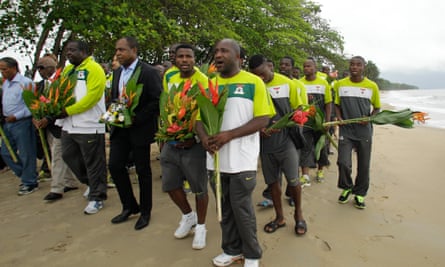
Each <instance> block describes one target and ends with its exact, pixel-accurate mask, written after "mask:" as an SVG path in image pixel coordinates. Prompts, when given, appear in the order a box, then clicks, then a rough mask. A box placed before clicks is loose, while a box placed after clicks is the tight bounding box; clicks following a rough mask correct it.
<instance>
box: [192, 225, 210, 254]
mask: <svg viewBox="0 0 445 267" xmlns="http://www.w3.org/2000/svg"><path fill="white" fill-rule="evenodd" d="M206 235H207V229H206V225H205V224H197V225H196V227H195V237H194V238H193V243H192V248H193V249H203V248H205V247H206Z"/></svg>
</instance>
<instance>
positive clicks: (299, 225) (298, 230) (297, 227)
mask: <svg viewBox="0 0 445 267" xmlns="http://www.w3.org/2000/svg"><path fill="white" fill-rule="evenodd" d="M301 230H303V232H301ZM306 232H307V225H306V221H298V222H297V224H296V225H295V234H297V235H304V234H306Z"/></svg>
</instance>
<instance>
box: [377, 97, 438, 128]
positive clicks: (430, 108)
mask: <svg viewBox="0 0 445 267" xmlns="http://www.w3.org/2000/svg"><path fill="white" fill-rule="evenodd" d="M380 101H381V103H385V104H389V105H391V106H393V107H394V110H400V109H404V108H410V109H411V110H413V111H422V112H426V113H428V117H429V118H430V119H429V120H427V121H426V122H425V124H421V125H424V126H427V127H434V128H441V129H445V89H419V90H389V91H380ZM416 127H417V125H416Z"/></svg>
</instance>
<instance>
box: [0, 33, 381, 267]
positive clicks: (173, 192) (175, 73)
mask: <svg viewBox="0 0 445 267" xmlns="http://www.w3.org/2000/svg"><path fill="white" fill-rule="evenodd" d="M138 49H139V48H138V43H137V40H136V39H135V38H133V37H124V38H121V39H119V40H118V41H117V42H116V46H115V51H116V53H115V57H116V59H117V61H118V62H119V63H120V65H121V67H120V68H118V69H117V70H115V71H114V72H113V78H112V83H111V93H110V98H111V100H112V101H113V100H116V99H119V98H120V97H122V95H123V94H125V88H126V85H127V83H128V81H129V80H130V79H131V78H132V77H134V75H135V73H138V74H137V75H139V76H138V77H137V81H136V82H137V84H141V85H142V91H141V94H140V97H139V101H138V103H137V106H136V107H135V108H134V116H132V118H131V120H132V122H131V126H130V127H126V128H122V127H116V126H111V128H110V129H109V134H110V154H109V160H108V164H107V162H106V156H105V132H106V128H105V125H104V124H101V123H99V122H98V119H99V117H100V116H101V115H102V114H103V113H104V112H105V106H106V103H105V98H104V89H105V87H106V86H105V84H106V78H105V73H104V72H103V70H102V68H101V66H100V65H99V64H98V63H96V62H95V61H94V60H93V58H92V57H91V54H90V52H89V49H88V46H87V44H86V43H84V42H82V41H71V42H69V44H68V46H67V58H68V60H69V61H70V63H71V64H70V65H68V66H67V67H66V68H65V69H64V70H63V72H62V73H61V76H62V77H69V76H71V75H75V77H76V79H77V83H76V86H75V89H74V95H75V98H76V102H75V104H73V105H71V106H68V107H65V108H64V109H63V110H62V114H61V115H60V116H57V118H52V117H49V116H48V117H45V118H43V119H41V120H35V119H34V120H33V119H32V118H31V113H30V112H29V110H28V109H27V108H26V106H25V105H24V103H23V99H22V98H21V91H22V90H23V87H24V86H26V85H27V84H29V83H31V80H29V79H27V78H25V77H24V76H21V75H20V73H19V72H18V64H17V62H16V61H15V60H13V59H10V58H3V59H0V71H1V72H2V75H3V77H4V79H5V82H4V83H3V100H2V103H3V116H4V118H5V123H4V125H3V128H4V130H5V133H6V136H7V137H8V139H9V140H10V141H11V143H12V146H13V148H14V149H15V151H18V155H19V161H18V162H17V163H15V162H13V161H12V160H11V156H10V154H9V152H8V151H7V150H6V148H5V147H4V146H2V150H1V152H2V153H1V154H2V156H3V158H4V159H5V161H6V163H7V164H8V165H9V166H10V167H11V169H12V170H13V171H14V173H15V174H16V175H17V176H18V177H20V178H21V181H22V184H21V186H20V188H19V194H21V195H24V194H28V193H32V192H33V191H34V190H36V189H37V188H38V183H37V177H36V173H35V169H36V166H35V164H36V163H35V162H36V160H35V148H33V146H30V145H29V144H33V143H34V142H35V133H34V127H36V128H45V129H47V131H48V134H49V136H51V139H50V140H49V142H50V144H51V152H52V163H51V167H52V171H53V181H52V185H51V192H50V193H49V194H48V195H47V196H46V197H45V200H48V201H54V200H57V199H60V198H62V196H63V193H64V192H66V191H69V190H71V189H73V188H77V186H76V183H75V181H74V179H73V177H74V176H75V177H77V179H78V180H79V181H80V182H81V183H83V184H86V185H88V188H89V192H86V193H87V198H88V199H89V203H88V205H87V207H86V208H85V209H84V212H85V213H86V214H94V213H97V212H99V211H100V209H102V208H103V206H104V201H105V200H106V198H107V192H106V190H107V179H106V178H107V166H108V170H109V172H110V175H111V177H112V178H113V181H114V183H115V184H116V189H117V191H118V194H119V198H120V200H121V203H122V209H121V212H120V213H119V214H117V215H116V216H115V217H113V218H112V219H111V222H112V223H113V224H119V223H123V222H125V221H127V220H128V219H129V217H130V216H132V215H135V214H140V215H139V218H138V220H137V221H136V224H135V225H134V228H135V229H136V230H140V229H143V228H145V227H146V226H148V225H149V223H150V218H151V210H152V205H153V201H152V174H151V167H150V158H149V157H150V146H151V144H152V143H153V142H154V135H155V133H156V131H157V125H158V116H159V108H160V107H159V97H160V94H161V92H162V90H165V91H167V92H168V90H169V89H170V88H171V86H172V85H178V84H180V83H181V82H182V81H186V80H191V82H192V84H196V83H201V85H204V86H205V87H206V86H207V81H208V78H207V77H206V76H205V74H203V73H202V72H200V71H199V69H198V68H196V67H195V54H194V52H195V50H194V47H193V46H191V45H189V44H178V45H175V46H173V47H171V48H170V50H171V51H170V52H174V53H172V54H171V55H172V61H173V67H171V68H170V69H168V70H167V71H166V72H165V74H164V75H163V77H161V76H160V75H159V71H158V70H157V69H156V68H155V67H153V66H151V65H149V64H147V63H145V62H142V60H140V59H139V57H138ZM240 53H241V48H240V46H239V44H238V43H237V42H236V41H234V40H232V39H223V40H221V41H219V42H217V44H216V46H215V50H214V64H215V66H216V69H217V71H218V73H217V75H216V77H215V78H213V79H214V80H217V83H218V85H219V88H220V89H222V88H227V90H228V98H227V102H226V104H225V109H224V114H223V120H222V126H221V131H220V132H219V133H218V134H216V135H209V134H208V133H207V131H206V129H205V127H204V125H203V123H202V122H201V121H200V119H199V116H198V119H197V121H196V124H195V127H194V129H193V137H191V138H190V139H187V140H184V141H181V142H178V141H175V142H166V143H165V144H162V149H161V155H160V163H161V171H162V189H163V191H165V192H167V193H168V194H169V196H170V198H171V199H172V201H173V202H174V203H175V204H176V205H177V207H178V208H179V210H180V212H181V220H180V223H179V227H178V228H177V229H176V230H175V232H174V236H175V237H176V238H184V237H186V236H187V235H189V234H190V233H191V232H192V230H194V238H193V242H192V248H194V249H203V248H205V246H206V233H207V229H206V226H205V218H206V213H207V206H208V201H209V197H208V192H207V183H208V182H209V181H210V185H211V188H212V189H213V191H215V184H214V181H213V180H212V179H209V177H211V176H212V174H213V172H214V170H215V168H214V167H215V166H213V160H212V154H213V153H215V152H216V151H218V153H219V156H220V166H219V167H220V172H221V184H222V185H221V193H222V220H221V222H220V224H221V230H222V245H221V247H222V250H223V253H222V254H220V255H218V256H216V257H215V258H214V259H213V264H214V265H216V266H228V265H230V264H232V263H233V262H234V261H237V260H239V259H241V258H244V266H248V267H249V266H259V260H260V258H261V256H262V250H261V247H260V245H259V242H258V239H257V227H256V217H255V211H254V208H253V204H252V193H253V190H254V188H255V186H256V183H257V182H256V174H257V163H258V158H260V159H261V164H262V170H263V175H264V179H265V182H266V184H267V185H268V190H269V192H270V196H271V200H272V203H273V205H274V209H275V213H276V217H275V219H274V220H273V221H271V222H269V223H268V224H266V225H265V227H264V231H266V232H268V233H272V232H274V231H275V230H277V229H278V228H280V227H283V226H284V225H285V218H284V215H283V208H282V205H281V174H282V173H284V175H285V177H286V180H287V189H286V191H287V195H288V196H289V197H290V198H291V199H292V201H293V203H294V207H295V210H294V220H295V233H296V234H297V235H304V234H305V233H306V231H307V225H306V221H305V220H304V217H303V213H302V206H301V188H302V183H306V182H307V181H306V180H301V181H300V175H299V166H302V173H303V177H304V179H306V178H307V177H306V176H305V175H307V174H308V172H307V170H308V168H312V167H315V166H316V162H315V160H314V159H315V157H314V155H313V152H314V151H313V150H314V149H313V147H312V146H313V145H311V146H309V147H308V146H303V145H302V144H304V142H302V140H312V139H313V140H315V139H316V138H317V136H316V135H317V133H314V132H310V131H307V130H303V131H301V129H300V128H298V127H294V128H287V129H282V130H280V131H272V132H271V131H266V128H267V127H268V126H270V125H271V124H272V123H273V122H274V121H276V120H278V119H279V118H280V117H282V116H283V115H285V114H286V113H288V112H291V111H293V110H295V109H298V108H304V107H305V106H306V105H308V104H314V103H315V104H317V105H319V107H320V108H321V109H322V110H324V111H325V118H330V113H331V112H332V111H331V108H330V107H331V105H330V103H331V102H332V101H333V99H334V101H335V104H336V107H337V110H336V114H337V117H338V118H339V119H340V120H341V119H348V118H353V117H360V116H367V115H369V112H370V110H371V106H373V107H374V110H373V112H377V111H378V108H379V106H380V103H379V97H378V88H377V87H376V86H375V84H374V83H373V82H371V81H369V80H367V79H366V78H364V77H363V69H364V65H365V62H364V60H363V59H362V58H360V57H354V58H353V59H351V65H350V66H351V67H350V71H351V77H350V78H347V79H346V80H341V81H338V82H336V83H335V85H334V90H335V94H334V96H332V94H331V88H330V85H329V84H327V83H326V81H325V80H323V79H321V78H319V77H318V76H317V75H316V64H315V61H314V60H313V59H308V60H307V61H305V63H304V64H303V71H304V73H305V77H304V78H303V79H301V80H300V81H296V79H293V80H292V79H291V78H292V77H291V78H289V77H286V76H285V75H282V74H279V73H275V72H273V70H272V69H271V68H270V67H269V65H268V62H267V60H266V58H265V57H264V56H263V55H254V56H251V57H250V59H249V62H248V68H249V72H247V71H245V70H243V69H242V59H241V57H240ZM56 64H57V63H56V61H55V60H54V59H53V58H51V57H48V56H47V57H43V58H41V59H40V60H39V63H38V70H39V72H40V74H41V76H42V78H43V79H44V80H45V81H51V79H52V78H53V75H54V72H53V71H51V70H55V68H56ZM292 65H293V64H292ZM46 86H47V84H46V82H44V83H42V90H45V88H46ZM363 92H364V93H363ZM161 108H162V107H161ZM33 124H34V126H33ZM343 129H345V130H343ZM303 136H304V137H305V138H303ZM371 136H372V127H371V125H352V126H349V125H348V126H347V127H345V126H342V127H341V128H340V135H339V160H338V165H339V171H340V172H339V183H338V186H339V187H340V188H341V189H343V190H344V191H343V192H342V194H341V196H340V199H339V202H341V203H346V202H347V201H348V198H349V195H350V194H351V193H352V194H355V195H356V196H355V202H356V206H357V207H359V208H364V207H365V204H364V197H365V195H366V192H367V189H368V186H369V159H370V151H371ZM311 138H312V139H311ZM300 149H302V151H303V152H302V153H300ZM353 149H356V151H357V153H358V155H359V158H358V159H359V173H358V176H357V179H356V181H355V185H354V183H353V181H352V179H351V165H352V163H351V159H350V158H351V151H352V150H353ZM130 154H132V157H133V160H134V164H135V167H136V173H137V178H138V183H139V198H136V196H135V194H134V192H133V188H132V184H131V181H130V177H129V174H128V170H127V166H126V163H127V160H128V158H129V155H130ZM366 161H367V163H366ZM317 163H318V167H319V172H318V173H317V179H318V180H320V181H321V180H322V179H323V175H322V168H323V166H326V165H328V164H329V162H328V161H327V155H326V158H325V159H324V160H321V161H319V162H317ZM184 179H185V180H187V182H188V183H189V184H190V188H191V191H192V192H193V193H194V195H195V202H196V205H195V207H196V211H193V208H192V206H191V205H190V203H189V202H188V199H187V195H186V193H185V192H184V190H183V183H184ZM138 200H139V201H138Z"/></svg>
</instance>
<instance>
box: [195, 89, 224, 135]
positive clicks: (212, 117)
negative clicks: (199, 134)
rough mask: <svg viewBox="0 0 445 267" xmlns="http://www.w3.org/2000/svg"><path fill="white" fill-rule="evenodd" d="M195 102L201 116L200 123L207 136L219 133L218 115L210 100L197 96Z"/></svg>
mask: <svg viewBox="0 0 445 267" xmlns="http://www.w3.org/2000/svg"><path fill="white" fill-rule="evenodd" d="M196 101H197V102H198V106H199V109H200V114H201V121H202V123H203V124H204V127H205V129H206V131H207V134H208V135H215V134H217V133H218V131H219V123H220V122H219V113H218V111H217V110H216V107H215V106H214V105H213V104H212V102H211V101H210V99H208V98H207V97H205V96H203V95H197V96H196Z"/></svg>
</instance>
